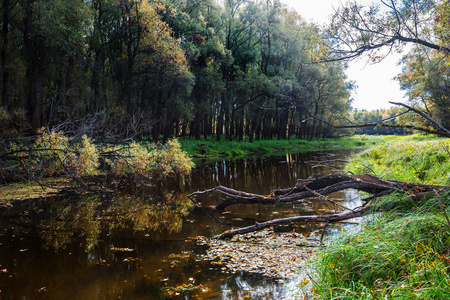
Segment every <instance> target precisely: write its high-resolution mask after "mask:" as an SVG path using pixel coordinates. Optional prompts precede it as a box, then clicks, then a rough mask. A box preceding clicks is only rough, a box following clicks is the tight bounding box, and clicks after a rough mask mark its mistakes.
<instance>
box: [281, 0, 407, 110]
mask: <svg viewBox="0 0 450 300" xmlns="http://www.w3.org/2000/svg"><path fill="white" fill-rule="evenodd" d="M281 2H283V3H285V4H286V5H287V6H288V7H291V8H293V9H295V10H296V11H297V12H298V13H299V14H300V15H301V16H302V17H303V18H304V19H305V20H306V21H312V22H314V23H317V24H320V25H325V24H328V22H329V16H330V15H332V14H333V12H334V10H333V7H335V8H337V7H338V6H339V5H341V3H345V2H346V1H345V0H343V1H339V0H281ZM358 2H363V3H370V2H373V1H369V0H360V1H358ZM402 55H403V54H390V55H389V56H388V57H386V58H385V59H384V60H382V61H381V62H379V63H377V64H368V63H367V58H365V57H363V58H361V59H358V60H356V61H352V62H350V64H349V68H348V69H347V72H346V73H347V76H348V80H352V81H355V82H356V85H357V86H358V87H357V89H356V90H355V91H354V92H353V94H352V98H353V103H352V107H354V108H357V109H366V110H375V109H381V108H389V107H392V106H393V105H391V104H390V103H389V101H394V102H405V101H406V98H405V97H404V95H405V91H402V90H401V89H400V84H399V83H398V81H396V80H394V79H393V78H394V77H395V76H397V75H398V74H400V73H401V66H399V65H398V61H399V60H400V59H401V57H402Z"/></svg>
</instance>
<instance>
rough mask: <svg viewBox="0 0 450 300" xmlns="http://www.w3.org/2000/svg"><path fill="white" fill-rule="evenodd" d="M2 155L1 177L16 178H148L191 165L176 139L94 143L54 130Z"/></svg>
mask: <svg viewBox="0 0 450 300" xmlns="http://www.w3.org/2000/svg"><path fill="white" fill-rule="evenodd" d="M4 156H6V157H7V158H8V161H7V162H8V163H9V164H10V165H9V166H3V165H0V172H1V175H2V178H8V177H11V176H14V178H13V179H15V180H19V179H20V178H23V179H30V178H34V179H36V178H43V177H48V176H61V175H69V176H70V177H71V178H74V179H75V181H78V180H79V179H80V178H84V177H88V176H95V175H98V174H100V173H105V172H109V173H110V174H112V175H116V176H125V175H129V174H131V175H139V176H140V177H144V178H151V177H152V176H153V175H154V174H155V173H158V174H161V175H163V176H167V175H169V174H171V173H174V172H179V173H187V172H189V171H190V170H191V169H192V167H193V166H194V164H193V162H192V160H191V159H190V158H189V157H188V156H187V155H186V153H185V152H183V151H182V150H181V146H180V144H179V143H178V141H177V140H176V139H174V140H170V141H168V142H167V143H166V144H164V145H160V144H158V145H156V144H149V145H143V144H140V143H137V142H132V143H129V144H121V145H116V146H111V145H105V144H103V145H96V144H95V143H94V141H93V140H91V139H90V138H88V137H86V136H83V137H82V138H81V140H80V141H76V140H74V139H73V138H70V137H68V136H66V135H64V134H63V133H62V132H58V131H55V130H53V131H47V130H42V131H41V132H40V134H39V136H38V137H37V138H36V140H35V141H34V143H31V144H30V145H25V144H20V145H19V144H11V146H10V149H9V153H7V154H5V155H4ZM7 172H9V174H7Z"/></svg>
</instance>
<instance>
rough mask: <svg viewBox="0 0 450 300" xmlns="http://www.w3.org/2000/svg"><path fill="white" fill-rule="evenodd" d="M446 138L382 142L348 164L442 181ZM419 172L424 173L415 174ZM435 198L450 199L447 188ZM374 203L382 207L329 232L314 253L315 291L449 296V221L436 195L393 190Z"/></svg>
mask: <svg viewBox="0 0 450 300" xmlns="http://www.w3.org/2000/svg"><path fill="white" fill-rule="evenodd" d="M449 145H450V143H449V141H448V140H432V141H423V142H417V141H410V142H404V141H403V142H399V143H393V144H389V145H380V146H378V147H375V148H372V149H369V150H367V151H365V152H363V153H362V154H360V155H358V156H357V157H356V158H355V160H353V161H352V162H351V163H350V166H349V168H350V169H351V170H353V171H355V172H361V170H369V168H368V166H370V169H372V170H374V171H375V174H376V175H378V176H380V175H381V176H382V177H384V178H389V179H397V180H410V179H414V178H415V179H420V180H421V181H422V182H424V183H441V184H442V183H444V184H445V183H446V184H448V161H449V152H448V150H447V149H448V148H447V147H449ZM401 170H404V171H403V173H402V172H401ZM381 171H384V173H383V172H381ZM418 171H420V172H423V174H424V175H422V176H421V177H420V178H419V174H422V173H419V172H418ZM376 172H378V173H376ZM383 175H385V176H383ZM396 176H398V177H397V178H396ZM440 198H441V199H442V201H443V204H444V205H445V206H446V207H447V206H448V205H450V196H449V194H448V193H444V192H442V193H441V194H440ZM375 210H376V211H381V213H379V214H375V215H372V216H369V217H367V218H369V220H367V221H366V222H365V223H364V224H363V225H362V226H361V228H360V229H359V230H357V231H353V232H345V233H343V234H340V235H338V236H336V237H332V238H330V240H329V243H328V246H327V247H326V248H325V250H323V251H322V252H320V253H319V254H318V255H317V256H316V257H315V259H313V261H314V262H315V265H314V270H315V276H314V278H313V280H312V282H313V283H314V286H313V291H314V292H315V293H316V295H318V296H317V298H319V299H385V298H387V299H447V298H448V297H449V296H450V272H449V266H450V250H449V249H450V225H449V224H448V223H447V221H446V219H445V218H444V215H443V213H442V211H441V210H440V206H439V202H438V199H437V198H436V197H429V198H428V199H426V200H422V201H421V202H415V201H414V200H412V199H411V198H410V197H409V196H408V195H400V194H392V195H389V196H386V197H384V198H382V199H379V200H378V202H376V203H375V204H374V211H375Z"/></svg>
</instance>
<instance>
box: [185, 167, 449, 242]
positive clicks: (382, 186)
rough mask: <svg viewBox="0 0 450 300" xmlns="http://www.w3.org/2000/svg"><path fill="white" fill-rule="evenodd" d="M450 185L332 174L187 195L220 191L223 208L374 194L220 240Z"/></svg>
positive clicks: (351, 213)
mask: <svg viewBox="0 0 450 300" xmlns="http://www.w3.org/2000/svg"><path fill="white" fill-rule="evenodd" d="M449 188H450V186H436V185H425V184H418V183H410V182H402V181H394V180H384V179H380V178H378V177H375V176H371V175H346V174H333V175H327V176H323V177H320V178H317V179H311V180H302V181H299V183H298V184H297V185H296V186H295V187H293V188H289V189H279V190H275V191H273V192H272V193H271V194H270V195H257V194H252V193H247V192H242V191H237V190H234V189H231V188H227V187H224V186H217V187H215V188H212V189H209V190H205V191H198V192H194V193H192V194H191V195H189V196H188V197H190V198H191V197H193V196H197V195H201V194H210V193H214V192H218V193H221V194H223V195H225V196H227V198H226V199H224V200H223V201H222V202H221V203H219V204H218V205H217V206H216V207H215V208H216V209H217V210H223V209H225V208H227V207H228V206H230V205H235V204H276V203H289V202H295V201H301V200H302V199H305V198H310V197H317V196H319V197H323V198H325V199H326V200H328V201H330V202H332V203H333V204H335V205H337V203H335V202H333V201H331V200H329V199H327V198H326V195H329V194H332V193H335V192H338V191H342V190H345V189H356V190H359V191H364V192H366V193H369V194H372V196H370V197H368V198H365V199H363V200H364V202H365V204H364V205H363V206H360V207H357V208H354V209H346V210H348V211H344V212H341V213H336V214H330V215H309V216H298V217H291V218H285V219H276V220H271V221H267V222H263V223H256V224H255V225H252V226H248V227H244V228H238V229H234V230H228V231H226V232H224V233H222V234H221V235H219V236H218V237H217V238H219V239H225V238H230V237H232V236H234V235H237V234H245V233H248V232H252V231H258V230H262V229H264V228H267V227H270V226H274V225H281V224H288V223H292V222H305V221H311V222H326V223H332V222H337V221H343V220H348V219H352V218H356V217H360V216H362V215H363V214H364V213H365V212H367V211H368V210H369V207H368V206H367V204H368V203H369V202H370V201H371V200H373V199H375V198H377V197H380V196H382V195H385V194H387V193H391V192H394V191H397V192H401V193H407V194H408V195H410V196H411V197H412V198H414V199H420V198H423V197H424V196H427V195H431V194H433V193H435V191H436V190H442V189H449Z"/></svg>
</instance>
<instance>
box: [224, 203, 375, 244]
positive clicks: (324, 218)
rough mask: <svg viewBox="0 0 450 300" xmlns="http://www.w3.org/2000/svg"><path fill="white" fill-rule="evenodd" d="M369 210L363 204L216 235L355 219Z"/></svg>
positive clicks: (269, 222) (227, 235) (258, 224)
mask: <svg viewBox="0 0 450 300" xmlns="http://www.w3.org/2000/svg"><path fill="white" fill-rule="evenodd" d="M368 210H369V207H367V206H361V207H357V208H355V209H354V210H352V211H349V212H343V213H338V214H332V215H312V216H298V217H291V218H284V219H276V220H271V221H267V222H263V223H258V222H257V223H256V224H255V225H252V226H247V227H242V228H238V229H233V230H227V231H225V232H224V233H222V234H220V235H218V236H216V237H215V238H216V239H227V238H231V237H233V236H235V235H238V234H245V233H249V232H253V231H259V230H263V229H264V228H267V227H271V226H274V225H282V224H289V223H294V222H326V223H332V222H338V221H344V220H348V219H353V218H357V217H361V216H362V215H363V214H364V213H365V212H367V211H368Z"/></svg>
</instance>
